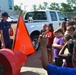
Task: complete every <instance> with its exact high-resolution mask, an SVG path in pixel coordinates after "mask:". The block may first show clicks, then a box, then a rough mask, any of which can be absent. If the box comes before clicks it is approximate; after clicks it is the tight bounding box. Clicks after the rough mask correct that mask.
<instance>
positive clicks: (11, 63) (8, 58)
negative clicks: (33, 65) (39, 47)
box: [0, 49, 26, 75]
mask: <svg viewBox="0 0 76 75" xmlns="http://www.w3.org/2000/svg"><path fill="white" fill-rule="evenodd" d="M25 62H26V56H25V54H23V53H22V52H20V51H14V52H13V51H12V50H9V49H2V50H0V75H19V73H20V70H21V67H22V66H23V65H24V64H25Z"/></svg>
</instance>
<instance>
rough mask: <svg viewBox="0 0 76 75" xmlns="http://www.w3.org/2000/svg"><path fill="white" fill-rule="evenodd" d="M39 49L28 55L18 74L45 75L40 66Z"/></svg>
mask: <svg viewBox="0 0 76 75" xmlns="http://www.w3.org/2000/svg"><path fill="white" fill-rule="evenodd" d="M40 55H41V53H40V50H39V51H38V52H36V53H35V54H32V55H30V56H28V58H27V61H26V63H25V65H24V66H23V67H22V69H21V72H20V75H47V72H46V71H45V70H44V69H43V68H42V64H41V60H40V59H39V58H40Z"/></svg>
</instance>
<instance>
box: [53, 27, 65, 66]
mask: <svg viewBox="0 0 76 75" xmlns="http://www.w3.org/2000/svg"><path fill="white" fill-rule="evenodd" d="M54 35H55V38H54V42H53V45H52V47H53V48H54V58H55V65H57V66H62V63H63V61H62V59H61V58H59V56H58V54H59V51H60V50H61V48H62V47H63V44H64V43H63V31H62V29H60V28H59V29H57V30H55V31H54Z"/></svg>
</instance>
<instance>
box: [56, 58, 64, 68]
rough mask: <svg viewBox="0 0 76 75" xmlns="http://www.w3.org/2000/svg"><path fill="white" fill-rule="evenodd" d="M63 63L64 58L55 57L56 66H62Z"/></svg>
mask: <svg viewBox="0 0 76 75" xmlns="http://www.w3.org/2000/svg"><path fill="white" fill-rule="evenodd" d="M62 63H63V61H62V59H60V58H55V65H56V66H60V67H61V66H62Z"/></svg>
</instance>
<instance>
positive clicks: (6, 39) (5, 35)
mask: <svg viewBox="0 0 76 75" xmlns="http://www.w3.org/2000/svg"><path fill="white" fill-rule="evenodd" d="M7 19H8V13H7V12H4V13H2V20H1V22H0V31H1V37H2V38H1V43H2V48H9V49H10V48H11V40H10V35H9V30H11V29H12V28H11V24H10V23H9V22H7Z"/></svg>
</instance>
